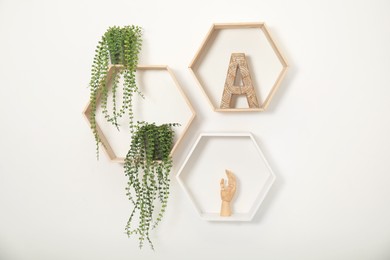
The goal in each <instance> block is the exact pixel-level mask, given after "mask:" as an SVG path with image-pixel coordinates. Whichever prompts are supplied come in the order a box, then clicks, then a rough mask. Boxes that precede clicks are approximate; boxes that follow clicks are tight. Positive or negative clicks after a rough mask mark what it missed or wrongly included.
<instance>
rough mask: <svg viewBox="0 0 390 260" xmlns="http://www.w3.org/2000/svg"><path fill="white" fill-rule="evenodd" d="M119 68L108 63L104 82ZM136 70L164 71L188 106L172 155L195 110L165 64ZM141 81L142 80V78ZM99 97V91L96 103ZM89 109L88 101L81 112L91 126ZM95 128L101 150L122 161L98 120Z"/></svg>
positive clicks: (115, 160) (107, 82) (138, 67)
mask: <svg viewBox="0 0 390 260" xmlns="http://www.w3.org/2000/svg"><path fill="white" fill-rule="evenodd" d="M120 69H123V66H122V65H110V67H109V69H108V72H107V81H106V84H110V81H111V79H112V77H113V75H114V74H115V73H116V71H118V70H120ZM138 71H160V72H166V73H167V74H168V75H169V76H168V78H170V80H169V81H170V82H171V83H170V85H174V86H175V89H176V90H177V92H178V96H179V97H181V98H182V99H183V101H184V102H183V104H185V105H186V106H187V107H188V109H189V117H188V119H186V122H185V123H183V122H179V123H181V125H182V131H181V134H180V135H179V136H178V138H177V140H176V141H175V143H174V145H173V147H172V150H171V155H173V153H174V151H175V150H176V148H177V146H178V145H179V143H180V142H181V140H182V138H183V137H184V135H185V133H186V132H187V130H188V128H189V126H190V125H191V123H192V121H193V119H194V118H195V115H196V113H195V110H194V108H193V107H192V105H191V103H190V101H189V99H188V98H187V96H186V95H185V94H184V92H183V90H182V88H181V86H180V85H179V83H178V81H177V79H176V77H175V75H174V73H173V71H172V70H171V69H170V68H169V67H168V66H167V65H138V66H137V72H138ZM142 81H144V79H143V80H142ZM172 82H173V84H172ZM110 87H111V86H110V85H109V88H110ZM160 96H161V95H160ZM100 99H101V92H99V93H98V96H97V103H99V102H100ZM141 102H142V101H141ZM91 109H92V108H91V103H90V102H88V104H87V106H86V108H85V109H84V111H83V114H84V116H85V118H86V119H87V121H88V124H89V125H90V126H91V122H90V115H91ZM170 111H171V112H172V111H173V110H172V109H171V110H170ZM159 112H160V111H159ZM175 123H176V122H175ZM96 129H97V132H98V134H99V137H100V140H101V142H102V144H103V145H102V147H103V150H104V151H105V152H106V154H107V155H108V157H109V158H110V160H112V161H114V162H119V163H124V158H123V157H120V156H118V152H116V151H115V149H114V147H113V145H112V144H111V143H112V141H113V140H111V141H110V140H109V138H108V137H107V136H106V134H104V131H102V128H101V126H100V125H99V123H98V121H97V122H96Z"/></svg>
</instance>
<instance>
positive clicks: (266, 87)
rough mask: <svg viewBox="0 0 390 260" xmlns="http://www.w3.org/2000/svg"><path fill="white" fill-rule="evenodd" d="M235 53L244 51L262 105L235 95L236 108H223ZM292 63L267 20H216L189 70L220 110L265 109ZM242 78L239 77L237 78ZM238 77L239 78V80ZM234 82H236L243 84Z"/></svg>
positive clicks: (215, 108) (214, 106) (216, 109)
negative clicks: (223, 96)
mask: <svg viewBox="0 0 390 260" xmlns="http://www.w3.org/2000/svg"><path fill="white" fill-rule="evenodd" d="M232 53H244V54H245V56H246V59H247V63H248V69H249V72H250V76H249V78H251V82H253V89H254V90H255V93H256V96H257V99H258V103H259V106H258V107H252V108H249V107H248V104H247V102H246V99H245V96H242V95H234V96H233V98H234V99H233V101H232V103H235V105H234V107H232V108H221V105H220V102H221V98H222V93H223V90H224V86H225V80H226V76H227V72H228V67H229V61H230V57H231V54H232ZM287 68H288V64H287V61H286V58H285V57H284V56H283V55H282V53H281V51H280V49H279V48H278V47H277V45H276V43H275V40H274V39H273V37H272V36H271V34H270V32H269V29H268V28H267V26H266V25H265V23H258V22H257V23H256V22H255V23H216V24H213V25H212V26H211V29H210V30H209V32H208V34H207V35H206V37H205V39H204V41H203V43H202V45H201V46H200V48H199V50H198V52H197V53H196V54H195V56H194V58H193V60H192V61H191V63H190V65H189V69H190V71H191V72H192V74H193V76H194V77H195V79H196V81H197V82H198V83H199V86H200V87H201V89H202V91H203V93H204V95H205V96H206V97H207V100H208V101H209V103H210V105H211V107H212V109H213V110H214V111H218V112H248V111H264V110H265V109H266V108H267V107H268V106H269V104H270V102H271V99H272V97H273V96H274V94H275V93H276V91H277V89H278V87H279V85H280V83H281V82H282V80H283V78H284V76H285V74H286V71H287ZM237 78H238V77H237ZM237 78H236V80H237ZM237 82H238V83H234V85H239V84H240V82H239V79H238V81H237Z"/></svg>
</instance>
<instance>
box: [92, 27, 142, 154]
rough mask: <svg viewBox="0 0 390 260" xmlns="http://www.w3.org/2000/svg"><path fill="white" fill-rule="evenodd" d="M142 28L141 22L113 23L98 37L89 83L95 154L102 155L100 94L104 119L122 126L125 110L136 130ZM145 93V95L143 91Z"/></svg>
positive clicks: (131, 127) (131, 125)
mask: <svg viewBox="0 0 390 260" xmlns="http://www.w3.org/2000/svg"><path fill="white" fill-rule="evenodd" d="M141 46H142V39H141V28H140V27H138V26H134V25H132V26H124V27H118V26H113V27H110V28H108V30H107V31H106V32H105V33H104V35H103V36H102V38H101V40H100V41H99V43H98V45H97V47H96V50H95V52H96V53H95V57H94V60H93V65H92V72H91V80H90V83H89V86H90V103H91V114H90V122H91V128H92V131H93V134H94V137H95V141H96V154H97V156H99V143H101V141H100V137H99V135H98V132H97V128H96V110H97V100H98V98H99V96H100V97H101V102H100V104H101V108H102V113H103V115H104V117H105V119H106V120H107V121H108V122H109V123H111V124H113V125H114V126H115V127H116V128H117V129H119V123H118V119H119V118H121V117H122V116H123V115H124V114H126V113H127V114H128V116H129V122H130V123H129V124H130V130H131V131H133V118H134V116H133V108H132V100H133V95H134V93H136V92H137V93H139V94H141V93H140V92H139V91H138V88H137V85H136V82H135V71H136V69H137V64H138V54H139V53H140V51H141ZM112 67H114V69H115V71H114V73H113V75H112V78H108V74H107V72H108V70H109V69H110V68H112ZM121 77H123V102H122V104H121V106H120V107H118V106H117V102H116V99H117V89H118V86H119V81H120V78H121ZM109 84H112V86H111V91H112V104H113V106H112V108H111V109H110V110H111V113H109V109H108V107H107V101H108V95H109ZM141 96H142V95H141Z"/></svg>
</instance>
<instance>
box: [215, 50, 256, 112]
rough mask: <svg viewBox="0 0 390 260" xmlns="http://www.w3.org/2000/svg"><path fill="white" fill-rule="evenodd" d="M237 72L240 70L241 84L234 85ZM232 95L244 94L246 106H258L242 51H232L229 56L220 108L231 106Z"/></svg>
mask: <svg viewBox="0 0 390 260" xmlns="http://www.w3.org/2000/svg"><path fill="white" fill-rule="evenodd" d="M237 72H240V74H241V78H242V82H243V86H234V81H235V79H236V76H237ZM233 95H246V99H247V101H248V106H249V107H250V108H259V102H258V101H257V96H256V92H255V89H254V87H253V84H252V79H251V75H250V74H249V68H248V64H247V62H246V58H245V54H244V53H232V55H231V57H230V63H229V68H228V72H227V75H226V81H225V87H224V89H223V94H222V101H221V106H220V107H221V108H222V109H224V108H225V109H226V108H231V103H232V96H233Z"/></svg>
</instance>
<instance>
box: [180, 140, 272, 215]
mask: <svg viewBox="0 0 390 260" xmlns="http://www.w3.org/2000/svg"><path fill="white" fill-rule="evenodd" d="M225 169H229V170H231V171H232V172H233V173H234V175H235V176H236V179H237V191H236V194H235V195H234V198H233V201H232V202H231V204H232V211H233V214H232V215H231V216H229V217H222V216H220V214H219V210H220V206H221V198H220V180H221V178H225ZM176 179H177V181H178V182H179V184H180V186H181V188H182V189H183V191H184V192H185V193H186V194H187V196H188V198H189V199H190V201H191V202H192V204H193V205H194V207H195V210H196V212H197V213H198V214H199V216H200V217H201V218H202V219H204V220H209V221H250V220H252V219H253V217H254V215H255V214H256V212H257V211H258V209H259V207H260V205H261V203H262V201H263V200H264V198H265V196H266V195H267V193H268V191H269V189H270V188H271V186H272V184H273V182H274V181H275V175H274V173H273V172H272V169H271V168H270V167H269V165H268V163H267V161H266V159H265V157H264V155H263V153H262V151H261V150H260V148H259V146H258V145H257V143H256V141H255V139H254V137H253V136H252V134H250V133H202V134H200V136H199V137H198V139H197V140H196V142H195V144H194V145H193V147H192V148H191V150H190V152H189V154H188V155H187V157H186V159H185V161H184V163H183V165H182V166H181V168H180V169H179V172H178V174H177V176H176Z"/></svg>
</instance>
